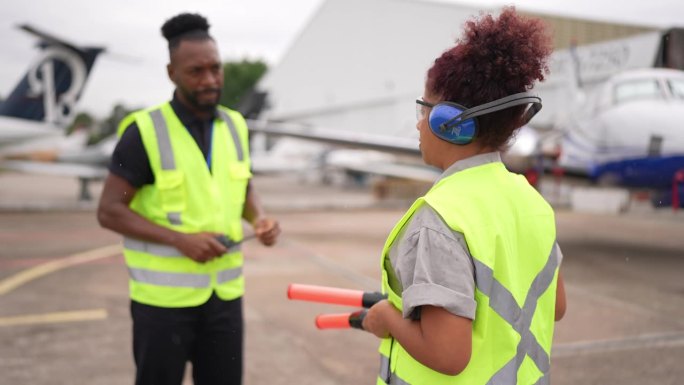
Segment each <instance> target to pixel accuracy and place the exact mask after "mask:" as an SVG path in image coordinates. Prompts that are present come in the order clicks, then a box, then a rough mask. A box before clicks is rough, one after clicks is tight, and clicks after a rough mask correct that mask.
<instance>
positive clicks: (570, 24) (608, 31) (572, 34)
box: [520, 11, 658, 49]
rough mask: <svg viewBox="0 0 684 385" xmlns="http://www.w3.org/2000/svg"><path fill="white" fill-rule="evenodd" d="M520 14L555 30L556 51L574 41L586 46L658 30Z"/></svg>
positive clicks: (535, 14)
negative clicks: (544, 22)
mask: <svg viewBox="0 0 684 385" xmlns="http://www.w3.org/2000/svg"><path fill="white" fill-rule="evenodd" d="M520 13H522V14H525V15H528V16H534V17H539V18H541V19H543V20H545V21H546V22H547V23H549V25H550V27H551V28H552V30H553V37H554V39H553V44H554V48H555V49H564V48H568V47H569V46H570V44H571V43H572V42H573V40H574V42H575V44H577V45H585V44H591V43H598V42H601V41H606V40H612V39H619V38H624V37H629V36H633V35H638V34H640V33H645V32H652V31H657V30H658V29H657V28H651V27H644V26H635V25H628V24H617V23H608V22H600V21H591V20H584V19H574V18H567V17H561V16H551V15H545V14H539V13H530V12H523V11H520Z"/></svg>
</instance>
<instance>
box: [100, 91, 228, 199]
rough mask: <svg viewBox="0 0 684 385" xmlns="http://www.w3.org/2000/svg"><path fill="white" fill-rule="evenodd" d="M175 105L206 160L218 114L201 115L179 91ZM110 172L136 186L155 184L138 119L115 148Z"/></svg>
mask: <svg viewBox="0 0 684 385" xmlns="http://www.w3.org/2000/svg"><path fill="white" fill-rule="evenodd" d="M171 108H173V111H174V112H175V113H176V116H178V119H179V120H180V121H181V123H183V125H184V126H185V128H187V129H188V132H190V135H192V137H193V139H195V143H197V146H198V147H199V148H200V149H201V150H202V154H204V157H205V159H206V157H207V155H208V153H209V147H210V146H209V145H210V143H211V132H212V130H211V127H212V124H214V119H215V118H217V117H218V114H217V113H216V112H215V113H214V117H212V118H209V119H201V118H198V117H197V116H195V115H194V114H193V113H192V112H190V111H189V110H188V109H187V108H186V107H185V106H183V105H182V104H181V103H180V101H179V100H178V99H177V98H176V95H175V94H174V96H173V99H172V100H171ZM109 171H110V172H111V173H112V174H115V175H117V176H120V177H121V178H124V179H125V180H126V181H128V183H130V184H131V186H133V187H135V188H140V187H142V186H143V185H146V184H153V183H154V173H153V172H152V167H151V166H150V160H149V158H148V157H147V152H146V151H145V146H144V145H143V142H142V137H141V136H140V130H139V129H138V125H137V124H136V123H135V122H133V123H131V125H129V126H128V127H127V128H126V131H125V132H124V134H123V135H122V136H121V139H119V142H118V143H117V145H116V147H115V148H114V152H113V153H112V160H111V163H110V164H109Z"/></svg>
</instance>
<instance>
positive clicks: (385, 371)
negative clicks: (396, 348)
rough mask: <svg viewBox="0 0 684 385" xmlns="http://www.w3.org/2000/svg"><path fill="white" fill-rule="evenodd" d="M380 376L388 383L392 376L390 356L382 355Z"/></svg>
mask: <svg viewBox="0 0 684 385" xmlns="http://www.w3.org/2000/svg"><path fill="white" fill-rule="evenodd" d="M379 375H380V378H382V380H383V381H384V382H385V383H387V381H389V378H390V362H389V358H388V357H385V356H384V355H382V354H381V355H380V374H379Z"/></svg>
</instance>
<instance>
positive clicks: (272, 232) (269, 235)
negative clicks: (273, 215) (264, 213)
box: [254, 218, 280, 246]
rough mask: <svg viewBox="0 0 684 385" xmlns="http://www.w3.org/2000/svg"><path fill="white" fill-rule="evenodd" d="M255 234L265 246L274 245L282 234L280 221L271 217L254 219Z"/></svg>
mask: <svg viewBox="0 0 684 385" xmlns="http://www.w3.org/2000/svg"><path fill="white" fill-rule="evenodd" d="M254 234H255V235H256V237H257V238H258V239H259V242H261V243H262V244H263V245H265V246H273V245H274V244H275V243H276V240H277V239H278V235H280V225H279V224H278V221H276V220H274V219H269V218H259V219H257V220H255V221H254Z"/></svg>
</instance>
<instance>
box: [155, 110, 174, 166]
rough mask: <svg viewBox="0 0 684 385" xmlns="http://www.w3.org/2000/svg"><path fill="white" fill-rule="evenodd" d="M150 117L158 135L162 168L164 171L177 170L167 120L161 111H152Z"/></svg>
mask: <svg viewBox="0 0 684 385" xmlns="http://www.w3.org/2000/svg"><path fill="white" fill-rule="evenodd" d="M150 117H151V118H152V123H153V124H154V132H155V134H157V146H159V156H160V157H161V168H162V170H175V169H176V162H175V160H174V158H173V150H172V149H171V139H170V138H169V130H168V128H167V126H166V120H164V116H163V115H162V112H161V109H157V110H154V111H150Z"/></svg>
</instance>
